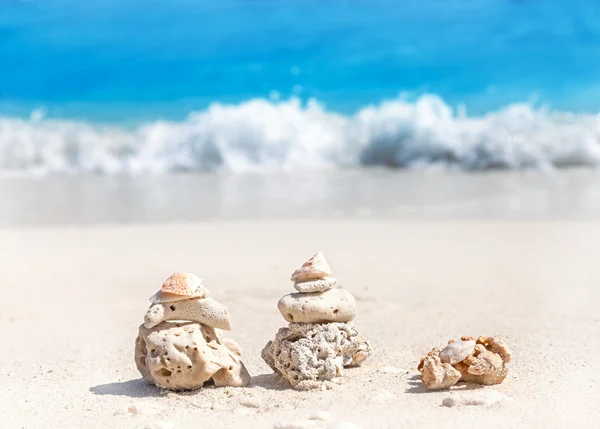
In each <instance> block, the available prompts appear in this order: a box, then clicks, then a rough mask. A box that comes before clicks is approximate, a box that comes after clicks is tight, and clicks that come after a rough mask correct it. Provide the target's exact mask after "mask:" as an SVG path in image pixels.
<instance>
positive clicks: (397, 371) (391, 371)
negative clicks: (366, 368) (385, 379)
mask: <svg viewBox="0 0 600 429" xmlns="http://www.w3.org/2000/svg"><path fill="white" fill-rule="evenodd" d="M379 372H383V373H385V374H408V373H409V372H410V371H408V370H407V369H404V368H396V367H394V366H384V367H383V368H379Z"/></svg>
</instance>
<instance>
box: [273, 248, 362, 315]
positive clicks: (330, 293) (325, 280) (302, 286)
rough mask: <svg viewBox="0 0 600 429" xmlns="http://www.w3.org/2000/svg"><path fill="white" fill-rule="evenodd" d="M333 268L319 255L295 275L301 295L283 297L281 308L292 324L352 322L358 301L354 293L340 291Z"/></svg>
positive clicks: (295, 272)
mask: <svg viewBox="0 0 600 429" xmlns="http://www.w3.org/2000/svg"><path fill="white" fill-rule="evenodd" d="M330 275H331V267H330V266H329V264H328V263H327V260H326V259H325V256H324V255H323V253H322V252H317V253H315V254H314V255H313V256H312V257H311V258H310V259H309V260H308V261H306V262H305V263H304V264H302V266H301V267H300V268H298V269H297V270H296V271H294V273H293V274H292V277H291V280H292V281H293V282H294V288H295V289H296V290H297V291H298V292H297V293H290V294H287V295H285V296H283V297H282V298H281V299H280V300H279V303H278V304H277V308H278V309H279V312H280V313H281V315H282V316H283V318H284V319H285V320H286V321H288V322H291V323H329V322H341V323H346V322H350V321H352V319H354V316H355V315H356V301H355V300H354V297H353V296H352V294H350V292H348V291H347V290H345V289H342V288H340V287H338V284H337V280H336V279H335V278H333V277H330Z"/></svg>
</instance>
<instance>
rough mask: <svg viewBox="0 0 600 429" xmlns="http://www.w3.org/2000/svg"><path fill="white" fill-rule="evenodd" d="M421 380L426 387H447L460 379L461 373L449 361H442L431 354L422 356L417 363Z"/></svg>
mask: <svg viewBox="0 0 600 429" xmlns="http://www.w3.org/2000/svg"><path fill="white" fill-rule="evenodd" d="M419 371H420V372H421V381H422V382H423V385H424V386H425V387H426V388H428V389H447V388H449V387H452V386H454V385H455V384H456V383H457V382H458V380H460V377H461V374H460V372H459V371H457V370H456V369H454V368H453V367H452V365H450V364H449V363H442V361H441V360H440V358H439V357H438V356H437V355H435V354H431V355H428V356H426V357H424V358H423V359H422V360H421V363H420V364H419Z"/></svg>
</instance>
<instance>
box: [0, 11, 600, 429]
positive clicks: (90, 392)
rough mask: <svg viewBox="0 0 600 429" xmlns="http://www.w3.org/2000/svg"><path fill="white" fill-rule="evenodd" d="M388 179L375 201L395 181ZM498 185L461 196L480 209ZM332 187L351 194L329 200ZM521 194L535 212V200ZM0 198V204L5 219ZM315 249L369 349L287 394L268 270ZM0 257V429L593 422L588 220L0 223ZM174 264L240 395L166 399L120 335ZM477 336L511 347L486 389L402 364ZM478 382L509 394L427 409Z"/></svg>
mask: <svg viewBox="0 0 600 429" xmlns="http://www.w3.org/2000/svg"><path fill="white" fill-rule="evenodd" d="M521 3H523V4H525V3H527V2H521ZM531 3H532V4H533V2H531ZM0 4H2V2H0ZM365 4H366V3H365ZM473 5H475V3H473ZM517 7H520V5H518V6H517ZM0 10H1V6H0ZM0 14H1V12H0ZM374 173H375V174H376V176H375V177H376V178H378V177H379V175H380V172H374ZM431 174H432V175H434V176H435V175H436V174H438V172H433V173H431ZM526 174H527V173H526ZM586 174H591V173H584V177H585V175H586ZM404 176H405V174H404V173H401V174H398V175H397V176H395V177H394V180H396V181H395V182H394V183H393V184H391V185H390V187H389V192H390V193H389V194H388V195H391V194H392V193H393V194H394V195H395V193H396V192H397V191H398V189H400V188H401V185H402V181H403V180H405V179H407V180H410V178H409V177H408V178H404ZM409 176H410V174H409ZM477 176H479V174H478V175H477ZM482 176H484V177H485V175H482ZM527 177H529V176H527ZM547 177H548V178H549V180H556V182H554V183H555V185H554V186H556V187H557V189H558V188H560V189H562V190H563V191H564V193H565V194H564V195H567V194H568V192H570V190H571V189H572V188H571V186H578V187H579V188H578V189H580V190H581V191H582V192H583V190H587V192H588V194H586V195H588V196H590V197H592V196H594V195H597V188H596V186H597V184H598V183H600V174H599V175H598V176H597V180H596V181H595V182H594V183H591V182H590V183H588V185H585V184H584V182H582V181H579V179H577V184H575V183H568V182H563V181H560V180H557V177H556V176H555V175H550V176H547ZM576 177H581V176H576ZM209 179H210V178H209ZM479 179H480V177H469V178H465V183H470V184H473V183H475V181H477V180H479ZM153 180H157V181H159V180H160V178H156V179H153ZM177 180H178V183H179V184H182V183H187V181H188V180H189V178H187V177H185V176H182V177H181V178H178V179H177ZM207 180H208V179H207ZM210 180H212V179H210ZM248 180H254V179H253V178H248ZM377 180H379V179H377ZM14 183H16V182H13V184H14ZM54 183H56V182H54ZM226 184H227V185H228V186H229V185H230V184H229V182H226ZM11 186H12V185H9V183H8V182H7V183H5V187H4V188H3V189H4V190H5V191H6V188H7V187H8V188H10V187H11ZM515 186H518V185H517V184H516V183H515ZM590 186H592V187H590ZM442 188H443V189H442ZM447 189H448V187H443V186H441V187H440V192H441V191H442V190H444V191H445V190H447ZM230 190H233V191H236V189H230ZM238 191H239V192H241V190H238ZM512 191H515V192H517V191H518V189H516V188H513V187H510V186H509V187H506V188H496V189H495V191H494V192H495V193H494V194H492V193H490V192H487V193H483V194H479V193H478V192H477V190H476V189H472V196H473V197H474V198H475V197H476V196H477V195H483V196H485V197H486V198H487V199H486V201H488V202H489V204H490V206H493V205H494V204H496V202H498V204H504V203H503V202H504V201H505V200H504V199H502V198H504V197H506V198H508V199H509V200H510V192H512ZM0 192H2V191H1V190H0ZM160 195H163V194H160ZM345 195H347V196H348V197H349V198H350V197H353V195H352V193H351V192H348V193H347V194H344V193H340V194H339V195H336V196H335V198H344V196H345ZM320 196H323V195H320ZM363 196H364V195H363ZM83 197H84V195H83V194H81V198H83ZM88 197H89V196H88ZM323 197H327V195H325V196H323ZM90 198H91V197H90ZM496 198H500V200H496ZM531 198H532V199H535V200H536V201H539V202H540V204H541V203H542V202H544V204H546V205H545V207H550V206H551V202H550V201H547V200H546V194H538V193H535V192H533V191H532V193H531ZM61 201H63V202H64V203H65V204H66V203H67V201H66V196H65V200H61ZM199 201H200V202H201V203H203V204H207V202H206V200H205V199H199ZM546 201H547V202H546ZM105 202H106V200H102V203H105ZM3 203H4V205H2V208H1V209H0V211H4V213H6V211H10V210H11V206H10V204H9V203H8V201H7V200H4V201H3ZM211 203H215V204H217V203H218V204H226V203H227V201H220V200H211ZM51 208H52V209H53V210H66V208H67V206H65V207H62V206H61V205H52V206H51ZM436 208H437V206H436ZM146 209H150V208H149V207H146ZM443 209H444V210H448V211H451V210H453V207H450V206H448V205H444V207H443ZM409 210H410V209H409ZM432 210H433V208H432ZM98 213H100V214H101V213H103V212H102V211H99V212H98ZM30 216H33V214H30ZM315 243H317V244H318V245H319V246H320V247H321V248H323V249H324V250H325V251H326V252H327V255H328V257H330V258H331V260H330V262H331V264H332V265H333V268H334V269H335V272H336V275H338V276H339V277H340V278H341V279H344V287H346V288H348V290H350V291H351V292H352V294H353V295H354V296H355V297H356V304H357V307H358V311H357V317H356V319H355V320H354V323H355V326H356V327H357V328H358V330H359V332H360V333H361V334H362V335H365V336H366V337H367V338H368V339H369V340H370V341H371V344H372V346H373V350H374V353H373V355H372V356H371V357H370V358H369V359H368V360H367V361H366V362H365V363H364V364H363V366H361V367H359V368H345V369H344V378H343V384H342V385H339V386H336V388H335V389H331V390H327V391H310V392H299V391H296V390H294V389H290V388H285V389H284V388H282V386H281V385H280V383H279V381H278V379H277V377H275V376H274V375H273V371H272V370H271V368H270V367H269V366H268V365H267V364H266V363H265V362H264V361H263V360H262V358H261V357H260V352H261V350H262V348H263V347H264V345H265V344H266V343H267V341H269V340H272V339H273V338H274V337H275V333H276V332H277V330H278V329H279V328H281V327H282V326H284V325H285V324H286V323H285V322H284V321H283V319H282V317H281V315H280V314H279V312H278V311H277V309H276V308H275V303H276V302H277V300H278V299H279V298H280V297H281V295H282V294H284V293H286V291H287V290H289V289H290V288H291V287H292V283H291V282H286V281H285V278H284V276H287V275H288V274H289V271H290V269H293V268H294V267H295V265H294V261H296V260H298V261H302V259H303V258H304V257H305V256H304V255H310V254H311V252H313V251H314V247H315ZM0 254H1V255H2V264H1V268H0V289H1V290H2V298H3V301H2V304H1V311H0V332H1V333H2V340H1V343H0V380H1V382H2V388H1V389H0V403H1V404H2V406H0V428H1V429H20V428H24V427H25V428H28V429H145V428H152V429H240V428H243V429H273V428H274V427H275V424H276V423H279V422H283V421H290V420H292V421H296V420H308V419H309V417H310V416H311V415H313V413H317V412H319V411H328V412H329V413H330V414H331V419H330V421H328V422H324V423H322V424H321V423H319V424H318V425H319V426H322V427H324V428H327V427H335V426H334V425H337V427H338V428H341V427H343V426H341V424H339V422H340V421H349V422H352V423H354V424H355V425H357V426H358V427H359V428H362V429H371V428H373V429H379V428H400V429H409V428H418V429H454V428H477V429H506V428H510V429H559V428H560V429H563V428H565V429H571V428H581V429H588V428H589V429H592V428H596V427H597V425H598V422H599V421H600V409H599V408H598V406H597V404H598V403H600V382H599V381H600V380H599V379H598V377H599V375H598V374H599V368H600V337H598V335H596V333H598V332H600V316H598V303H599V302H600V287H598V285H599V284H600V280H599V279H600V274H598V273H599V268H598V257H599V255H600V221H588V222H580V221H577V222H563V221H551V222H550V221H549V222H539V223H537V222H496V221H490V220H487V221H478V220H474V219H470V220H469V221H468V222H467V221H461V222H448V221H444V222H436V221H433V220H430V219H427V220H424V221H422V222H410V221H402V220H394V221H385V220H382V219H378V220H376V221H375V220H369V219H368V218H361V219H360V220H356V221H354V220H343V219H339V218H336V219H335V220H333V219H332V220H331V221H321V220H316V219H315V220H312V219H311V220H302V221H294V220H292V219H287V220H286V221H285V222H283V221H276V220H269V221H268V222H266V221H260V220H257V221H244V222H235V221H227V222H212V221H206V222H205V223H202V224H190V223H180V224H177V225H171V226H161V225H145V226H136V225H126V226H114V225H110V224H103V225H94V226H89V227H88V226H76V225H71V226H69V227H60V226H53V227H51V228H50V227H37V228H28V229H20V230H10V229H2V230H0ZM329 255H331V256H329ZM390 260H391V263H382V262H381V261H390ZM290 264H291V266H290ZM367 265H371V266H375V269H373V270H366V269H365V267H366V266H367ZM174 270H190V271H195V272H198V273H199V274H203V275H204V273H205V272H206V273H207V274H206V277H207V280H206V283H207V284H209V285H211V287H210V289H211V292H212V296H213V297H214V299H216V300H218V301H219V302H222V303H223V304H225V305H226V306H227V308H228V310H229V312H230V314H231V319H232V323H233V330H232V331H231V332H226V333H224V335H225V336H230V337H231V338H234V339H235V340H236V341H237V342H238V343H239V344H240V346H241V347H242V349H243V352H244V353H243V362H244V364H245V365H246V367H247V368H248V371H249V372H250V373H251V374H252V376H253V379H252V382H251V383H250V385H249V386H248V387H243V388H238V387H219V388H214V387H212V386H209V383H206V386H205V387H204V388H202V389H199V390H195V391H190V392H184V393H173V392H169V391H162V390H161V389H157V388H156V387H155V386H153V385H150V384H149V383H148V382H147V381H145V380H143V379H142V376H141V375H140V373H139V372H138V370H137V368H136V366H135V363H134V359H133V346H134V344H133V342H134V339H135V336H136V335H137V333H138V326H139V325H140V323H141V322H142V319H141V318H142V317H143V315H144V314H145V312H146V310H147V309H148V305H149V303H148V301H147V298H148V296H149V295H150V294H151V293H152V292H153V291H154V290H155V287H156V288H157V287H158V286H159V285H156V282H157V279H158V280H159V282H160V281H161V280H162V279H164V278H166V277H167V276H168V275H169V274H171V273H172V272H173V271H174ZM32 272H33V273H34V275H32ZM208 276H210V277H208ZM282 278H283V279H284V283H283V284H282ZM212 285H214V287H213V286H212ZM26 292H27V294H26ZM450 310H452V311H450ZM480 333H481V334H489V335H495V334H498V335H502V336H503V337H504V338H505V339H506V341H507V343H508V344H509V345H510V346H511V347H512V349H513V352H514V358H513V360H512V362H511V363H510V372H509V374H508V376H507V378H506V379H505V380H504V381H503V382H502V384H499V385H496V386H491V387H480V386H473V385H466V386H463V383H459V384H458V385H457V387H455V388H454V389H457V388H458V389H457V390H452V391H450V392H448V391H427V390H425V389H424V388H423V386H422V383H421V380H420V379H419V373H418V372H417V370H416V365H417V363H418V362H419V359H420V358H421V357H423V356H424V355H425V354H426V353H427V352H428V351H429V349H430V348H431V347H432V346H434V345H440V346H441V345H444V344H445V343H446V342H447V341H448V339H450V338H455V339H457V338H458V337H459V336H460V335H464V334H475V335H477V334H480ZM402 369H405V370H407V371H408V374H407V373H406V372H402ZM390 370H393V372H389V371H390ZM490 389H491V390H494V391H498V392H500V393H502V394H503V395H505V396H507V397H508V398H509V400H506V401H502V402H500V403H497V404H494V405H492V406H491V407H490V408H483V407H482V406H465V407H461V408H447V407H443V406H442V402H443V401H444V399H445V398H447V397H450V396H451V397H457V398H461V399H462V398H465V399H467V398H472V397H473V396H475V395H481V394H482V393H483V392H486V391H488V390H490ZM382 390H385V391H387V393H385V394H383V393H384V392H382ZM390 395H391V396H390ZM382 398H383V399H382ZM313 426H314V425H313ZM347 427H349V426H347Z"/></svg>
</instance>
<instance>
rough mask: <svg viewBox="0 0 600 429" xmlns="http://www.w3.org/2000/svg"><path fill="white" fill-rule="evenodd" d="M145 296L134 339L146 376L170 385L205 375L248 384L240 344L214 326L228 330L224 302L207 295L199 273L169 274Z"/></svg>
mask: <svg viewBox="0 0 600 429" xmlns="http://www.w3.org/2000/svg"><path fill="white" fill-rule="evenodd" d="M150 302H151V303H152V305H151V306H150V308H149V309H148V312H147V313H146V316H145V318H144V324H143V325H141V326H140V328H139V335H138V337H137V339H136V342H135V363H136V365H137V368H138V370H139V371H140V373H141V374H142V376H143V377H144V378H145V379H146V380H148V381H149V382H151V383H154V384H156V385H157V386H159V387H162V388H164V389H171V390H190V389H197V388H200V387H202V386H203V385H204V383H205V382H207V381H209V380H211V379H212V381H213V382H214V384H215V385H216V386H246V385H248V383H249V382H250V374H248V371H247V370H246V367H245V366H244V364H243V362H242V361H241V351H240V347H239V346H238V345H237V343H236V342H235V341H233V340H231V339H221V338H219V335H218V333H217V331H216V329H224V330H231V320H230V318H229V313H228V311H227V308H226V307H225V306H224V305H223V304H220V303H219V302H217V301H215V300H213V299H211V298H209V297H208V290H207V289H206V288H205V287H204V286H203V285H202V280H201V279H199V278H198V277H197V276H195V275H194V274H190V273H176V274H173V275H172V276H171V277H169V278H168V279H167V280H166V281H165V282H164V283H163V285H162V287H161V289H160V290H159V291H158V292H157V293H156V294H154V295H153V296H152V297H151V298H150Z"/></svg>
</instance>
